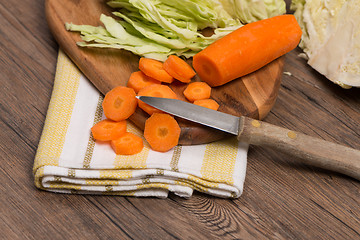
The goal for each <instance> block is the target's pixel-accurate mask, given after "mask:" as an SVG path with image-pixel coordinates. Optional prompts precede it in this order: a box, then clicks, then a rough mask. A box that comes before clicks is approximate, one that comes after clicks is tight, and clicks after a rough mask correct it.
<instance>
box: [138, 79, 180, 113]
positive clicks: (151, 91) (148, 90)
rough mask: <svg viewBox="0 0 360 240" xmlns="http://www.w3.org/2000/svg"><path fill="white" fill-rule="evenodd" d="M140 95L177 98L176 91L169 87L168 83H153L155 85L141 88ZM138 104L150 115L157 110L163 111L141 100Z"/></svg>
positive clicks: (158, 111)
mask: <svg viewBox="0 0 360 240" xmlns="http://www.w3.org/2000/svg"><path fill="white" fill-rule="evenodd" d="M138 95H139V96H149V97H161V98H172V99H176V98H177V96H176V93H175V92H174V91H173V90H171V88H170V87H168V86H166V85H160V84H153V85H150V86H147V87H145V88H143V89H141V90H140V91H139V93H138ZM138 105H139V107H140V108H141V109H142V110H144V111H145V112H147V113H148V114H149V115H152V114H153V113H155V112H157V113H161V112H162V111H160V110H159V109H156V108H154V107H152V106H150V105H148V104H146V103H144V102H143V101H140V100H139V102H138Z"/></svg>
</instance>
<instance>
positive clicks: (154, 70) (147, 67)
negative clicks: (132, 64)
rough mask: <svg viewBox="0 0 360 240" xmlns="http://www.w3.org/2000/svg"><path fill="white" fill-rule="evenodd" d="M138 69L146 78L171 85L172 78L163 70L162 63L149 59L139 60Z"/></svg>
mask: <svg viewBox="0 0 360 240" xmlns="http://www.w3.org/2000/svg"><path fill="white" fill-rule="evenodd" d="M139 69H140V70H141V71H142V72H143V73H145V74H146V75H147V76H149V77H152V78H154V79H156V80H158V81H160V82H165V83H172V82H173V81H174V78H173V77H172V76H170V75H169V74H168V73H167V72H166V71H165V69H164V68H163V63H162V62H160V61H157V60H154V59H151V58H143V57H142V58H140V61H139Z"/></svg>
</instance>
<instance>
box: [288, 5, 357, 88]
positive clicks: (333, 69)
mask: <svg viewBox="0 0 360 240" xmlns="http://www.w3.org/2000/svg"><path fill="white" fill-rule="evenodd" d="M291 9H292V10H294V11H295V12H294V15H295V17H296V19H297V20H298V22H299V24H300V26H301V28H302V30H303V35H302V40H301V43H300V45H299V46H300V47H301V48H302V49H303V50H304V52H305V53H306V55H307V57H308V64H309V65H310V66H311V67H313V68H314V69H315V70H317V71H318V72H319V73H321V74H323V75H324V76H325V77H327V78H328V79H329V80H330V81H332V82H334V83H336V84H338V85H340V86H341V87H343V88H350V87H360V0H293V1H292V4H291Z"/></svg>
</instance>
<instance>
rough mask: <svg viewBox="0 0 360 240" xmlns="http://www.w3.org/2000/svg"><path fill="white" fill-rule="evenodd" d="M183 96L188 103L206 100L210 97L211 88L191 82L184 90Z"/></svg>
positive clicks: (205, 84) (201, 83) (200, 83)
mask: <svg viewBox="0 0 360 240" xmlns="http://www.w3.org/2000/svg"><path fill="white" fill-rule="evenodd" d="M183 93H184V96H185V97H186V98H187V99H188V100H189V101H190V102H193V101H195V100H200V99H207V98H210V95H211V87H210V86H209V85H208V84H207V83H205V82H192V83H190V84H189V85H188V86H187V87H186V89H185V90H184V92H183Z"/></svg>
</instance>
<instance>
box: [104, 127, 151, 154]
mask: <svg viewBox="0 0 360 240" xmlns="http://www.w3.org/2000/svg"><path fill="white" fill-rule="evenodd" d="M111 147H112V148H113V149H114V151H115V153H116V154H118V155H133V154H136V153H139V152H141V150H142V149H143V147H144V143H143V140H142V138H140V137H138V136H136V135H135V134H133V133H130V132H126V133H124V134H123V135H121V136H120V137H119V138H117V139H115V140H112V141H111Z"/></svg>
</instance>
